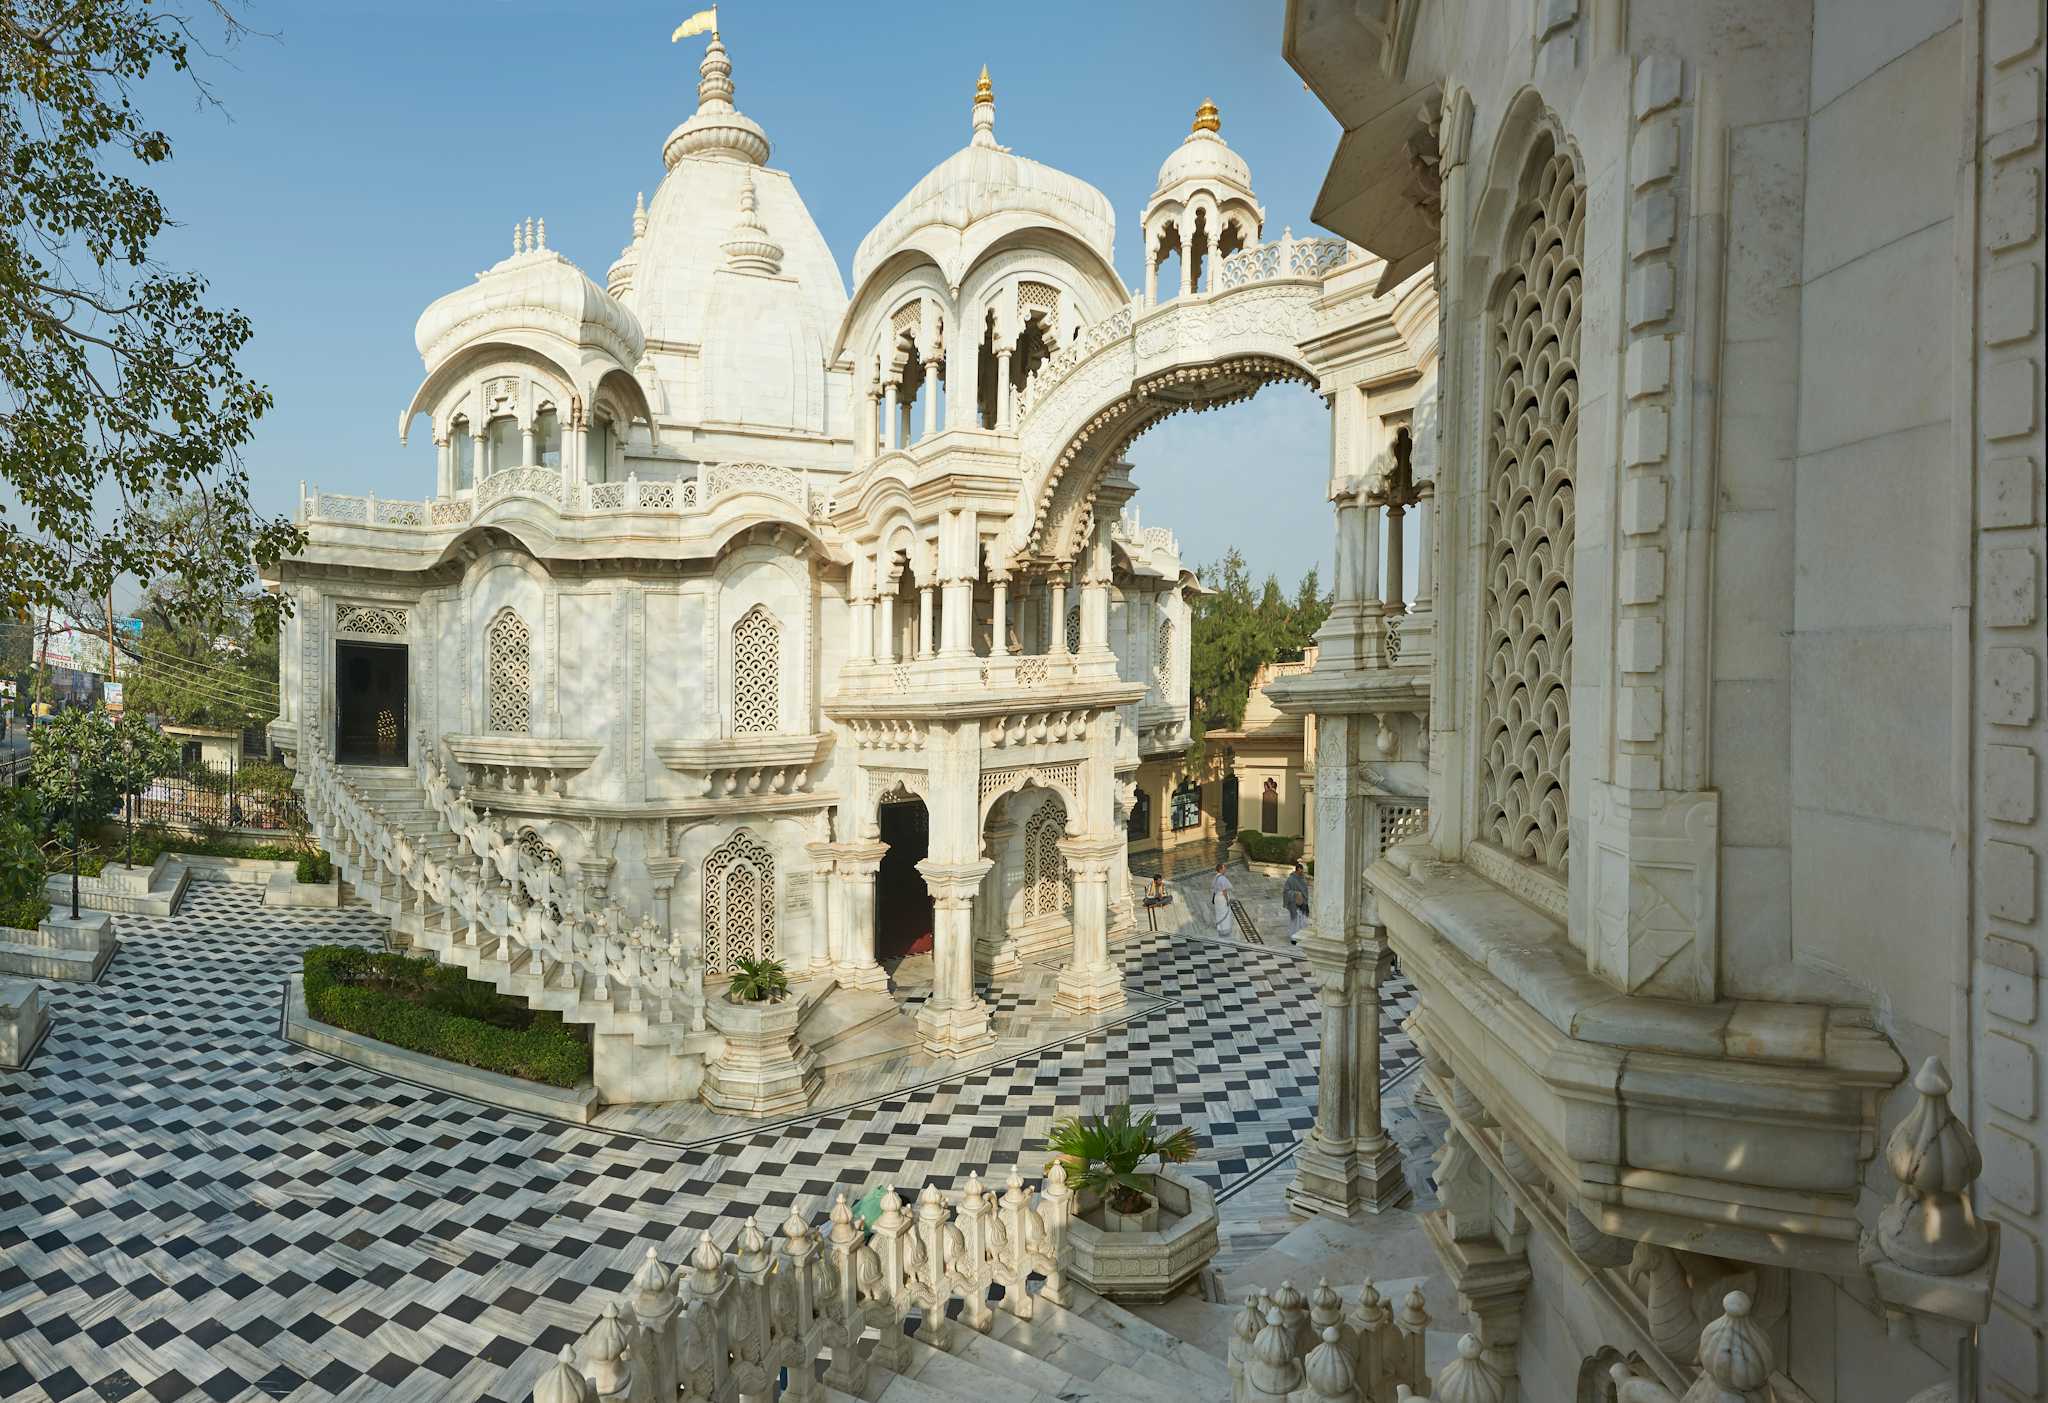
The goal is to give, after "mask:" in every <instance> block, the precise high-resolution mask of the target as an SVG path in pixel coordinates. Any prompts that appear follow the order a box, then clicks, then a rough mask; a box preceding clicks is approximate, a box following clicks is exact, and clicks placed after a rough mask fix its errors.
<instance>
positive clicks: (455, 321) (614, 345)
mask: <svg viewBox="0 0 2048 1403" xmlns="http://www.w3.org/2000/svg"><path fill="white" fill-rule="evenodd" d="M535 330H539V331H545V332H552V333H553V334H555V335H557V336H559V337H561V338H562V339H563V340H565V341H568V342H570V343H571V344H572V345H578V346H597V347H599V348H601V349H603V350H605V351H608V352H610V353H611V355H612V356H613V357H614V358H615V359H616V360H618V361H619V362H620V363H621V364H622V365H632V364H633V363H634V362H636V361H638V360H639V359H640V351H641V348H642V346H643V344H644V341H645V338H644V336H643V334H642V332H641V329H640V323H639V320H638V319H637V318H635V317H634V315H633V313H632V312H631V311H629V310H627V308H626V307H625V305H624V304H623V303H621V302H620V301H618V299H616V298H614V297H613V296H612V295H611V294H610V293H608V292H606V291H605V290H604V289H603V288H601V287H599V286H598V285H597V284H596V283H594V282H592V281H591V280H590V279H589V278H588V277H586V276H585V275H584V274H583V272H582V271H581V270H580V269H578V268H577V266H576V265H575V264H573V263H571V262H570V261H569V260H568V259H566V258H564V257H563V256H562V255H561V254H559V253H557V252H555V251H554V250H553V249H551V248H549V247H548V246H547V221H546V220H539V221H536V220H532V219H528V220H526V221H524V222H523V223H521V224H515V225H514V226H513V228H512V253H511V255H510V256H509V257H506V258H504V259H501V260H500V261H498V262H497V263H494V264H492V265H491V266H490V267H489V268H487V269H485V270H484V271H483V272H481V273H478V274H477V275H476V281H475V282H474V283H471V284H470V285H469V286H468V287H465V288H461V289H459V290H457V291H455V292H451V293H449V294H448V295H447V296H445V297H442V298H439V299H437V300H435V301H434V302H433V303H432V304H430V305H429V306H428V307H427V310H426V311H425V312H422V313H421V314H420V319H419V322H418V324H417V325H416V326H415V327H414V328H413V344H414V345H416V346H418V347H419V352H420V357H421V359H423V360H424V361H426V363H427V364H428V365H429V366H433V365H435V364H437V363H439V362H440V361H441V360H443V359H444V358H445V357H446V356H447V355H448V353H450V352H451V351H454V350H456V349H457V348H459V347H461V346H463V345H466V344H468V343H469V342H472V341H476V340H480V339H482V338H484V337H487V336H490V335H492V334H494V333H500V332H531V331H535Z"/></svg>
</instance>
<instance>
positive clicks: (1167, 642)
mask: <svg viewBox="0 0 2048 1403" xmlns="http://www.w3.org/2000/svg"><path fill="white" fill-rule="evenodd" d="M1152 677H1153V680H1154V681H1155V682H1156V683H1157V685H1158V687H1159V696H1160V698H1161V700H1164V701H1171V700H1172V699H1173V620H1172V619H1161V620H1160V621H1159V637H1158V639H1157V640H1156V641H1155V642H1154V643H1153V645H1152Z"/></svg>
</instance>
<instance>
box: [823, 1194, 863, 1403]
mask: <svg viewBox="0 0 2048 1403" xmlns="http://www.w3.org/2000/svg"><path fill="white" fill-rule="evenodd" d="M866 1246H867V1244H866V1240H865V1235H864V1234H863V1233H862V1232H861V1229H860V1225H859V1224H858V1223H856V1222H855V1221H854V1219H853V1210H852V1209H851V1208H850V1207H848V1206H847V1203H846V1195H845V1194H843V1193H842V1194H841V1195H839V1197H838V1198H837V1199H836V1200H834V1201H833V1204H832V1230H831V1233H830V1235H829V1236H828V1237H827V1238H826V1241H825V1250H826V1252H827V1253H828V1254H830V1258H831V1262H832V1287H833V1296H832V1300H831V1302H830V1303H829V1304H828V1305H827V1307H826V1309H827V1311H828V1312H829V1315H830V1319H831V1324H830V1327H829V1328H828V1330H827V1331H826V1335H825V1342H826V1344H827V1345H828V1346H829V1347H830V1348H831V1350H832V1364H831V1367H830V1368H828V1369H826V1371H825V1382H826V1383H827V1384H829V1385H831V1386H832V1387H833V1388H836V1389H838V1390H839V1391H840V1392H841V1393H850V1394H854V1395H856V1396H858V1395H861V1394H864V1393H866V1392H867V1386H868V1367H867V1358H866V1356H864V1355H863V1354H862V1353H861V1351H860V1337H861V1328H862V1325H863V1324H864V1313H863V1310H862V1307H861V1265H862V1260H863V1258H864V1257H865V1256H867V1255H870V1254H868V1253H867V1252H866V1251H865V1249H866Z"/></svg>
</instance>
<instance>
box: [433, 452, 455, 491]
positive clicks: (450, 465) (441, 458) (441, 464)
mask: <svg viewBox="0 0 2048 1403" xmlns="http://www.w3.org/2000/svg"><path fill="white" fill-rule="evenodd" d="M434 495H435V496H436V497H453V496H454V495H455V440H454V439H452V438H437V439H435V440H434Z"/></svg>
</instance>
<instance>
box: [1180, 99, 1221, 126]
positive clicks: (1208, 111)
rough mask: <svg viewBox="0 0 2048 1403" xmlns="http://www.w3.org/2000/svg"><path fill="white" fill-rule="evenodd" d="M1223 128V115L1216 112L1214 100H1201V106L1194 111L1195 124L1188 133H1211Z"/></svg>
mask: <svg viewBox="0 0 2048 1403" xmlns="http://www.w3.org/2000/svg"><path fill="white" fill-rule="evenodd" d="M1222 128H1223V114H1222V113H1221V112H1220V111H1218V110H1217V107H1216V102H1215V99H1213V98H1206V97H1205V98H1203V99H1202V105H1201V106H1200V107H1197V108H1196V109H1195V124H1194V125H1193V126H1192V127H1189V128H1188V130H1189V131H1190V132H1213V131H1221V130H1222Z"/></svg>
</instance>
